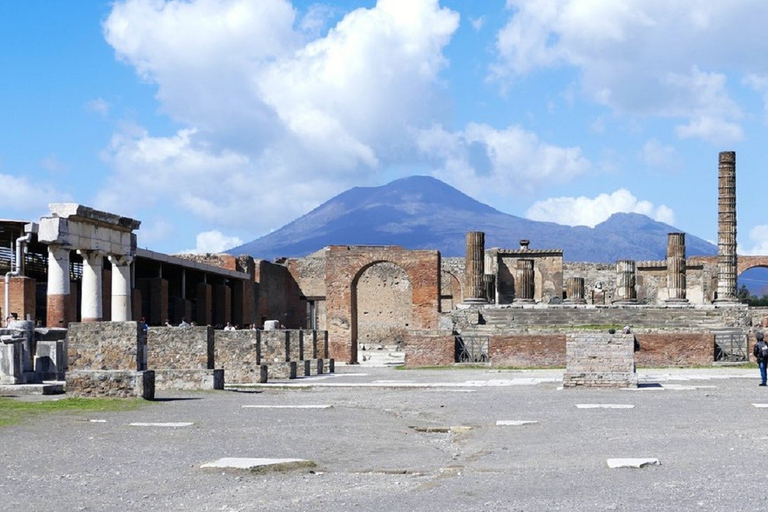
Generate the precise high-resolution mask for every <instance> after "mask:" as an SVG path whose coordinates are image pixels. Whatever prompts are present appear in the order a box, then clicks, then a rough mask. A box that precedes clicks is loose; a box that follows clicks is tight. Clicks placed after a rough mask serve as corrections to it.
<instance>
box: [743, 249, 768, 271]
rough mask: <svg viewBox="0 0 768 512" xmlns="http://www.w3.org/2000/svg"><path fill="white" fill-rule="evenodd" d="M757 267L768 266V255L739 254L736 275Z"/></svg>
mask: <svg viewBox="0 0 768 512" xmlns="http://www.w3.org/2000/svg"><path fill="white" fill-rule="evenodd" d="M755 267H764V268H768V256H742V255H741V254H739V256H738V259H737V271H736V275H741V274H742V273H743V272H746V271H747V270H749V269H751V268H755Z"/></svg>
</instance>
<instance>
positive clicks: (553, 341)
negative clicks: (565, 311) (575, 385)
mask: <svg viewBox="0 0 768 512" xmlns="http://www.w3.org/2000/svg"><path fill="white" fill-rule="evenodd" d="M488 352H489V354H488V355H489V357H490V361H491V366H513V367H532V368H562V367H563V366H565V334H562V333H552V334H515V335H508V336H491V339H490V341H489V346H488Z"/></svg>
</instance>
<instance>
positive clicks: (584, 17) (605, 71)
mask: <svg viewBox="0 0 768 512" xmlns="http://www.w3.org/2000/svg"><path fill="white" fill-rule="evenodd" d="M507 7H508V9H509V11H510V13H511V17H510V20H509V22H508V23H507V24H506V25H505V26H504V27H503V28H502V29H501V30H500V31H499V33H498V34H497V39H496V50H497V54H498V61H497V63H496V64H495V65H494V66H493V68H492V77H493V78H495V79H497V80H499V81H500V82H501V83H502V84H503V85H504V86H506V84H508V83H509V82H510V81H514V80H516V79H518V78H519V77H520V76H522V75H526V74H528V73H531V72H533V71H536V70H540V69H545V68H555V67H562V66H568V67H573V68H575V69H577V70H578V79H577V80H578V82H579V85H580V88H581V92H582V94H583V95H584V96H585V97H587V98H589V99H590V100H591V101H593V102H595V103H598V104H603V105H606V106H608V107H609V108H611V109H612V110H614V111H615V112H617V113H621V114H630V115H640V116H661V117H668V118H672V119H681V120H682V123H681V124H680V126H678V128H677V129H676V133H677V135H678V136H679V137H698V138H702V139H704V140H707V141H710V142H713V143H718V144H723V143H731V142H734V141H738V140H741V138H742V137H743V134H742V128H741V126H740V125H739V121H740V119H741V117H742V115H743V114H742V112H741V111H740V109H739V107H738V105H737V104H736V103H735V102H734V101H733V99H732V95H733V91H732V90H731V88H730V87H729V81H728V80H727V78H728V77H727V75H726V74H725V73H726V71H727V72H728V73H730V74H731V75H735V76H736V78H735V79H734V80H733V82H735V83H738V82H739V81H740V80H741V77H740V76H739V75H747V74H750V73H763V74H764V73H766V72H768V61H766V60H765V59H763V58H762V56H763V55H765V53H766V51H768V41H767V40H766V39H765V38H764V37H763V36H762V35H763V33H764V27H763V26H762V24H761V23H760V22H759V20H761V19H765V17H766V16H768V4H766V3H763V2H754V1H749V0H737V1H734V2H711V1H710V0H691V1H688V2H663V1H660V0H654V1H647V0H626V1H622V2H616V1H614V0H590V1H586V2H585V1H583V0H553V1H550V2H530V1H526V0H507ZM734 27H738V29H737V30H734Z"/></svg>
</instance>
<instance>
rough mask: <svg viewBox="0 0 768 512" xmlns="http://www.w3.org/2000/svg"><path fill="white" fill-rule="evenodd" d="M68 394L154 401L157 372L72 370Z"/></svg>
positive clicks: (68, 379)
mask: <svg viewBox="0 0 768 512" xmlns="http://www.w3.org/2000/svg"><path fill="white" fill-rule="evenodd" d="M70 325H72V324H70ZM67 394H68V395H70V396H84V397H112V398H144V399H146V400H153V399H154V398H155V372H152V371H144V372H134V371H118V370H110V371H79V370H71V371H68V372H67Z"/></svg>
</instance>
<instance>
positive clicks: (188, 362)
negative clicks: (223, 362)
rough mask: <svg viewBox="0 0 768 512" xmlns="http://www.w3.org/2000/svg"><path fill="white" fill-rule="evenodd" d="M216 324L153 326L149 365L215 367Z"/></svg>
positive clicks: (184, 368)
mask: <svg viewBox="0 0 768 512" xmlns="http://www.w3.org/2000/svg"><path fill="white" fill-rule="evenodd" d="M213 333H214V331H213V327H210V326H207V327H187V328H184V327H150V328H149V330H148V331H147V368H151V369H153V370H159V369H160V370H212V369H213V368H214V334H213Z"/></svg>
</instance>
